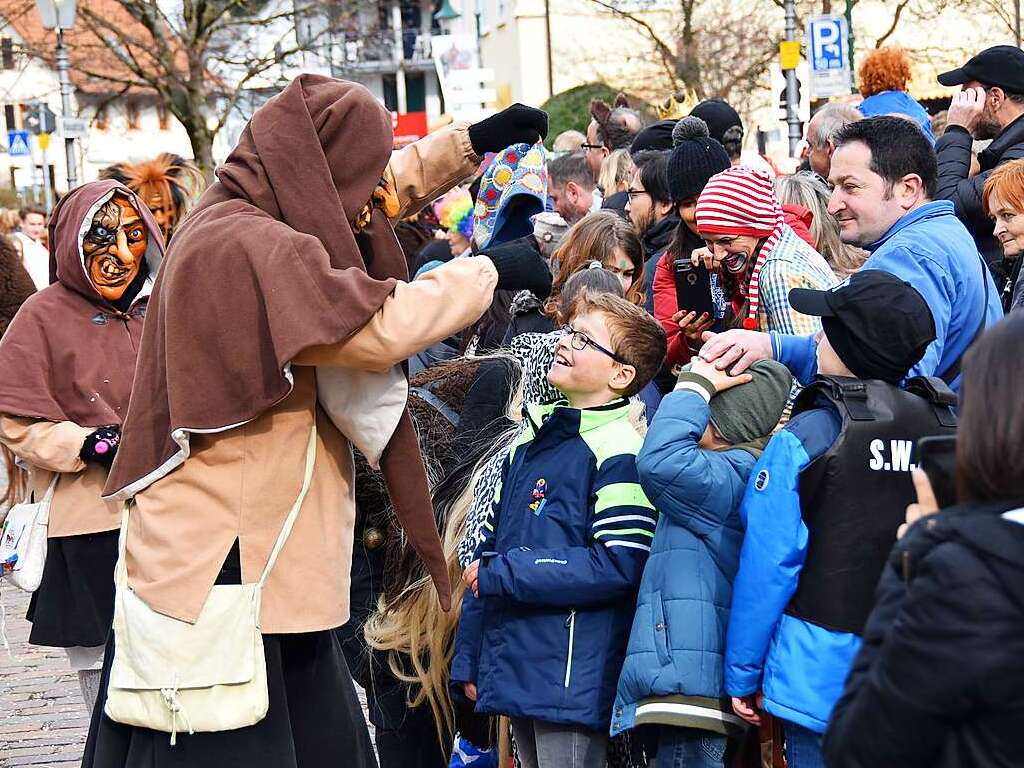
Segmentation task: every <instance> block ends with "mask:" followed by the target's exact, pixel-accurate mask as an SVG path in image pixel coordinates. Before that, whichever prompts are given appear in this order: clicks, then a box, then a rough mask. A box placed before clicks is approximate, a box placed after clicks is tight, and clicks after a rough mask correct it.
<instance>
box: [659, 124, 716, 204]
mask: <svg viewBox="0 0 1024 768" xmlns="http://www.w3.org/2000/svg"><path fill="white" fill-rule="evenodd" d="M672 143H673V144H674V145H675V146H674V148H673V149H672V154H671V155H670V156H669V158H668V190H669V193H670V194H671V195H672V200H673V201H674V202H677V203H678V202H680V201H682V200H686V199H687V198H689V197H697V196H698V195H699V194H700V193H701V191H702V190H703V189H704V187H705V186H706V185H707V183H708V179H710V178H711V177H712V176H714V175H715V174H716V173H721V172H722V171H724V170H726V169H728V168H729V167H731V166H732V162H731V161H730V160H729V153H728V152H726V151H725V147H723V146H722V145H721V144H719V143H718V142H717V141H715V140H714V139H712V138H710V137H709V135H708V126H707V123H705V122H704V121H703V120H701V119H700V118H699V117H693V116H692V115H691V116H690V117H684V118H683V119H682V120H680V121H679V122H678V123H676V127H675V128H674V129H672Z"/></svg>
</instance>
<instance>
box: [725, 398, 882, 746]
mask: <svg viewBox="0 0 1024 768" xmlns="http://www.w3.org/2000/svg"><path fill="white" fill-rule="evenodd" d="M841 428H842V419H841V418H840V416H839V413H838V412H837V411H836V410H835V408H834V407H833V406H831V405H830V404H824V403H823V404H822V407H818V408H811V409H810V410H806V411H802V412H801V413H799V414H798V415H796V416H794V417H793V418H792V419H791V420H790V421H789V423H788V424H786V426H785V427H784V428H783V429H781V430H779V432H777V433H776V434H775V436H774V437H772V439H771V442H769V443H768V447H767V448H766V449H765V451H764V454H762V456H761V458H760V459H759V460H758V462H757V464H756V465H755V467H754V470H755V472H756V474H755V477H757V478H758V480H759V482H755V483H751V484H750V485H749V486H748V487H747V492H746V494H745V495H744V497H743V503H742V504H741V505H740V515H741V518H742V520H743V522H744V525H745V528H746V532H745V535H744V539H743V548H742V549H741V551H740V568H739V571H738V572H737V573H736V580H735V581H734V582H733V595H732V614H731V615H730V617H729V630H728V632H727V634H726V651H725V690H726V691H727V692H728V693H729V695H730V696H747V695H749V694H752V693H755V692H757V691H758V690H760V691H761V692H762V693H763V694H764V708H765V710H767V711H768V712H769V713H770V714H772V715H775V716H776V717H781V718H782V719H784V720H788V721H790V722H793V723H796V724H797V725H801V726H803V727H804V728H809V729H810V730H812V731H815V732H817V733H821V732H823V731H824V730H825V725H826V724H827V723H828V718H829V714H830V713H831V712H832V707H833V706H835V703H836V699H838V698H839V694H841V693H842V691H843V681H844V680H845V679H846V673H847V672H849V670H850V665H851V664H852V663H853V659H854V657H855V656H856V655H857V650H858V649H859V648H860V637H858V636H857V635H854V634H850V633H848V632H835V631H832V630H829V629H825V628H824V627H821V626H818V625H817V624H812V623H811V622H809V621H805V620H804V619H798V618H797V617H795V616H791V615H789V614H787V613H786V606H787V605H789V601H790V600H791V599H792V597H793V595H794V594H795V593H796V589H797V586H798V584H799V582H800V572H801V571H802V570H803V567H804V560H805V558H806V556H807V542H808V537H809V534H808V530H807V526H806V525H805V524H804V521H803V516H802V514H801V507H800V475H801V473H802V472H803V471H804V470H805V469H806V468H807V467H808V466H810V464H811V462H812V461H814V460H815V459H816V458H818V457H819V456H821V455H823V454H824V453H825V452H826V451H828V450H829V449H830V448H831V447H832V445H833V443H835V441H836V439H837V438H838V437H839V434H840V430H841ZM870 491H871V489H870V488H867V489H865V491H864V498H865V500H870V499H871V493H870Z"/></svg>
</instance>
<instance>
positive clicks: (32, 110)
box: [22, 104, 57, 136]
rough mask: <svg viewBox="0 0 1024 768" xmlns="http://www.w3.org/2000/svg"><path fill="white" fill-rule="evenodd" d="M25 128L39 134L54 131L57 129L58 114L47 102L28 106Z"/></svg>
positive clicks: (24, 121)
mask: <svg viewBox="0 0 1024 768" xmlns="http://www.w3.org/2000/svg"><path fill="white" fill-rule="evenodd" d="M22 122H23V123H24V124H25V130H26V131H28V132H29V133H32V134H35V135H36V136H38V135H39V134H40V133H54V132H56V130H57V115H55V114H54V112H53V110H52V109H50V108H49V107H48V106H46V105H45V104H35V105H31V106H29V108H28V111H27V112H26V113H25V117H24V120H23V121H22Z"/></svg>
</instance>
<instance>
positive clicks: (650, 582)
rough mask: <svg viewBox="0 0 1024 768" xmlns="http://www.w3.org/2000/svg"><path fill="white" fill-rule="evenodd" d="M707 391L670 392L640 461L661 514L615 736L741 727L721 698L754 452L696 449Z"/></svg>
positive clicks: (620, 691)
mask: <svg viewBox="0 0 1024 768" xmlns="http://www.w3.org/2000/svg"><path fill="white" fill-rule="evenodd" d="M707 397H710V393H709V394H707V395H705V396H704V397H702V396H701V395H700V394H698V393H697V392H694V391H676V392H672V393H671V394H669V395H666V396H665V399H664V400H662V403H661V407H660V408H659V409H658V415H657V417H655V419H654V421H653V423H652V424H651V427H650V430H648V432H647V439H646V440H645V441H644V448H643V450H642V451H640V455H639V457H638V458H637V468H638V469H639V472H640V484H641V485H642V486H643V489H644V492H645V493H646V494H647V496H648V498H650V499H651V501H652V502H654V506H655V507H656V508H657V510H658V515H659V517H658V527H657V530H656V531H655V534H654V543H653V544H652V546H651V556H650V559H649V560H648V561H647V567H646V568H645V569H644V576H643V580H642V581H641V582H640V596H639V599H638V600H637V610H636V618H635V619H634V620H633V630H632V632H631V633H630V638H629V648H628V650H627V652H626V663H625V665H624V666H623V668H622V675H621V676H620V677H619V688H618V694H617V696H616V698H615V709H614V711H613V714H612V727H611V733H612V735H613V736H614V735H615V734H617V733H619V732H620V731H624V730H628V729H630V728H633V727H634V726H636V725H643V724H646V723H658V724H671V725H677V726H680V727H688V728H700V729H703V730H713V731H718V732H723V733H732V732H734V731H736V730H741V729H743V728H744V723H743V721H742V720H741V719H740V718H738V717H736V715H735V714H733V712H732V707H731V705H730V704H728V703H723V702H721V701H720V699H722V698H723V697H724V695H725V684H724V682H723V665H724V655H725V628H726V626H727V625H728V623H729V606H730V603H731V601H732V582H733V578H734V577H735V576H736V570H737V568H738V567H739V559H740V546H741V545H742V543H743V526H742V525H741V524H740V515H739V506H740V500H741V499H742V498H743V492H744V490H745V488H746V485H747V479H748V478H749V476H750V472H751V470H752V469H753V467H754V462H755V458H754V455H753V454H752V453H750V452H749V451H746V450H743V449H733V450H727V451H707V450H703V449H701V448H698V447H697V444H698V442H699V441H700V439H701V436H702V435H703V434H704V430H705V429H706V428H707V426H708V422H709V420H710V417H711V410H710V408H709V406H708V402H707V399H706V398H707Z"/></svg>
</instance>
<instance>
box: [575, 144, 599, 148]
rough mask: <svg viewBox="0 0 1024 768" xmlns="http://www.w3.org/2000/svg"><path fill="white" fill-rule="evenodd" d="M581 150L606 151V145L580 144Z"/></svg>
mask: <svg viewBox="0 0 1024 768" xmlns="http://www.w3.org/2000/svg"><path fill="white" fill-rule="evenodd" d="M580 149H604V144H580Z"/></svg>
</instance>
